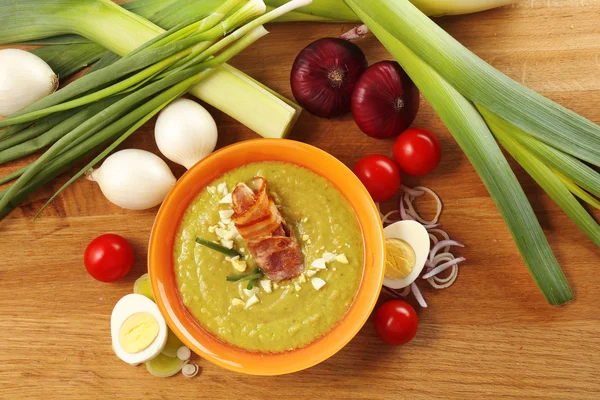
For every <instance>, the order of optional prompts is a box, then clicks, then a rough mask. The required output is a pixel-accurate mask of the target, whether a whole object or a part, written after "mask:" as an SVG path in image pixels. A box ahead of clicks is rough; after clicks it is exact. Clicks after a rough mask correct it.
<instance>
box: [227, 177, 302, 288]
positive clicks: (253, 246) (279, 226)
mask: <svg viewBox="0 0 600 400" xmlns="http://www.w3.org/2000/svg"><path fill="white" fill-rule="evenodd" d="M251 185H252V186H253V187H254V188H255V189H254V190H252V189H251V188H250V187H248V185H246V184H245V183H238V184H237V186H236V187H235V190H234V191H233V194H232V202H233V211H234V214H233V222H234V223H235V226H236V228H237V230H238V232H239V233H240V235H241V236H242V237H243V238H244V240H245V241H246V246H247V247H248V250H249V251H250V253H251V254H252V256H253V257H254V259H255V260H256V262H257V263H258V265H259V266H260V267H261V268H262V270H263V271H264V272H265V274H267V276H268V277H269V278H270V279H272V280H274V281H283V280H286V279H291V278H294V277H296V276H298V275H300V274H301V273H302V271H303V269H304V260H303V257H302V252H301V251H300V246H299V245H298V242H296V240H295V238H294V235H293V233H292V232H291V230H290V229H289V227H288V226H287V224H286V222H285V220H284V218H283V216H282V215H281V213H280V212H279V210H278V209H277V206H276V205H275V203H274V202H273V200H272V199H271V198H269V195H268V194H267V181H266V179H264V178H260V177H257V178H254V180H253V181H252V184H251Z"/></svg>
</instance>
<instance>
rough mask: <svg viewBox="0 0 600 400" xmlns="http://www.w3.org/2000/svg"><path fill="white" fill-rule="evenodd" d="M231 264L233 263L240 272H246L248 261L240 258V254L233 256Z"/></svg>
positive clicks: (234, 267)
mask: <svg viewBox="0 0 600 400" xmlns="http://www.w3.org/2000/svg"><path fill="white" fill-rule="evenodd" d="M231 264H232V265H233V269H235V270H236V271H238V272H244V271H245V270H246V267H247V266H248V265H247V264H246V261H244V260H240V256H235V257H233V258H232V259H231Z"/></svg>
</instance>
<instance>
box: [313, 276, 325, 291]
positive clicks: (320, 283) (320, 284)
mask: <svg viewBox="0 0 600 400" xmlns="http://www.w3.org/2000/svg"><path fill="white" fill-rule="evenodd" d="M310 283H312V285H313V287H314V288H315V290H319V289H321V288H322V287H323V286H325V283H326V282H325V281H324V280H323V279H321V278H317V277H314V278H312V279H311V280H310Z"/></svg>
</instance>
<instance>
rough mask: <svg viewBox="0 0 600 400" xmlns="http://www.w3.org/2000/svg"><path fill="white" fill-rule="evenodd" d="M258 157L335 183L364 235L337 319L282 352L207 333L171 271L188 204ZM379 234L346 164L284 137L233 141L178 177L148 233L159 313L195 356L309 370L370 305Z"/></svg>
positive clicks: (251, 366) (372, 210)
mask: <svg viewBox="0 0 600 400" xmlns="http://www.w3.org/2000/svg"><path fill="white" fill-rule="evenodd" d="M260 161H280V162H288V163H292V164H296V165H300V166H302V167H305V168H308V169H310V170H312V171H314V172H315V173H317V174H319V175H321V176H323V177H324V178H326V179H328V180H329V181H330V182H332V183H333V184H335V185H336V186H337V188H338V189H339V190H340V191H341V192H342V193H343V194H344V196H345V197H346V199H348V202H349V203H350V205H351V206H352V208H353V209H354V211H355V213H356V216H357V218H358V221H359V224H360V228H361V230H362V234H363V240H364V245H365V260H364V272H363V278H362V281H361V284H360V287H359V289H358V292H357V294H356V297H355V299H354V302H353V304H352V306H351V307H350V309H349V310H348V312H347V314H346V315H345V316H344V317H343V318H342V320H341V321H340V322H339V323H338V324H337V325H336V326H335V327H334V328H333V329H332V330H331V331H329V333H327V334H326V335H324V336H323V337H322V338H320V339H318V340H317V341H315V342H313V343H312V344H310V345H308V346H306V347H303V348H300V349H297V350H292V351H288V352H283V353H274V354H268V353H256V352H249V351H245V350H243V349H240V348H237V347H234V346H232V345H229V344H227V343H224V342H222V341H220V340H219V339H217V338H216V337H214V336H212V335H211V334H210V333H208V332H207V331H205V330H204V329H203V328H202V327H201V326H200V325H199V324H198V323H197V322H196V321H195V319H194V318H193V316H192V315H191V314H190V313H189V312H188V310H187V309H186V307H185V306H184V305H183V303H182V302H181V300H180V296H179V291H178V289H177V285H176V281H175V273H174V265H173V263H174V259H173V251H174V242H175V237H176V235H177V232H178V229H179V224H180V221H181V219H182V218H183V215H184V213H185V211H186V209H187V208H188V206H189V204H190V203H191V201H192V200H193V199H194V198H195V197H196V195H197V194H198V193H199V192H200V191H201V190H202V189H203V188H204V187H206V186H207V185H208V184H210V182H212V181H213V180H214V179H216V178H218V177H220V176H221V175H223V174H224V173H226V172H228V171H230V170H233V169H235V168H238V167H241V166H243V165H246V164H249V163H252V162H260ZM384 257H385V253H384V238H383V229H382V226H381V221H380V219H379V213H378V211H377V208H376V207H375V204H374V203H373V201H372V200H371V197H370V196H369V193H368V192H367V190H366V189H365V188H364V186H363V185H362V184H361V183H360V181H359V180H358V179H357V178H356V177H355V176H354V174H353V173H352V171H350V170H349V169H348V168H347V167H346V166H345V165H344V164H342V163H341V162H340V161H338V160H337V159H336V158H334V157H333V156H331V155H330V154H328V153H326V152H324V151H322V150H319V149H318V148H316V147H313V146H310V145H307V144H304V143H301V142H296V141H291V140H284V139H258V140H250V141H245V142H241V143H237V144H234V145H232V146H228V147H226V148H223V149H222V150H219V151H217V152H215V153H213V154H212V155H210V156H209V157H207V158H205V159H204V160H202V161H200V162H199V163H198V164H196V165H195V166H194V167H193V168H191V169H190V170H189V171H188V172H187V173H186V174H185V175H183V176H182V177H181V179H179V181H178V182H177V184H176V185H175V187H173V190H171V192H170V193H169V195H168V196H167V198H166V199H165V201H164V202H163V204H162V206H161V208H160V210H159V212H158V215H157V217H156V221H155V223H154V227H153V228H152V235H151V237H150V248H149V251H148V269H149V273H150V280H151V283H152V290H153V292H154V297H155V299H156V303H157V304H158V307H159V308H160V310H161V313H162V314H163V316H164V317H165V319H166V320H167V323H168V325H169V326H170V327H171V329H172V330H173V332H175V334H176V335H177V336H178V337H179V338H180V339H181V340H182V341H183V342H184V343H185V344H186V345H187V346H188V347H189V348H190V349H192V350H193V351H194V352H195V353H197V354H199V355H200V356H202V357H203V358H205V359H207V360H209V361H211V362H213V363H215V364H217V365H219V366H221V367H223V368H227V369H230V370H232V371H238V372H243V373H246V374H253V375H280V374H287V373H291V372H295V371H300V370H302V369H305V368H309V367H312V366H313V365H315V364H318V363H320V362H322V361H324V360H326V359H327V358H329V357H331V356H333V355H334V354H335V353H336V352H338V351H339V350H340V349H341V348H342V347H344V346H345V345H346V344H347V343H348V342H349V341H350V340H351V339H352V338H353V337H354V336H355V335H356V334H357V333H358V331H359V330H360V328H361V327H362V326H363V325H364V323H365V322H366V321H367V318H368V317H369V314H370V313H371V311H372V310H373V307H374V306H375V302H376V301H377V297H378V296H379V292H380V289H381V284H382V282H383V275H384V263H385V260H384Z"/></svg>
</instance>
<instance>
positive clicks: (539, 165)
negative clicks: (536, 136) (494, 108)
mask: <svg viewBox="0 0 600 400" xmlns="http://www.w3.org/2000/svg"><path fill="white" fill-rule="evenodd" d="M480 112H481V114H482V115H483V117H484V118H485V121H486V122H487V124H488V126H489V127H490V129H491V130H492V132H493V133H494V135H495V136H496V138H497V139H498V141H499V142H500V144H502V147H504V148H505V149H506V150H507V151H508V152H509V154H510V155H511V156H512V157H513V158H514V159H515V160H516V161H517V162H518V163H519V164H521V166H522V167H523V168H524V169H525V171H527V173H528V174H529V175H530V176H531V177H532V178H533V179H534V180H535V181H536V182H537V183H538V184H539V185H540V186H541V187H542V189H544V191H545V192H546V193H548V195H549V196H550V197H551V198H552V200H554V202H555V203H556V204H558V206H559V207H560V208H562V210H563V211H564V212H565V214H567V215H568V216H569V218H571V219H572V220H573V222H575V224H576V225H577V226H578V227H579V228H580V229H581V230H582V231H583V232H584V233H585V234H586V235H587V236H588V237H589V238H590V240H592V242H594V244H596V246H599V247H600V226H599V225H598V224H597V223H596V221H595V220H594V218H592V216H591V215H590V214H588V212H587V211H586V210H585V209H584V208H583V206H582V205H581V204H580V203H579V202H578V201H577V199H576V198H575V196H573V194H571V191H570V190H569V188H568V187H567V185H565V184H564V183H563V181H562V180H561V179H560V177H559V176H558V175H556V174H555V173H554V172H553V171H552V169H551V168H549V167H548V166H546V164H544V163H543V162H542V161H541V160H540V159H539V158H537V157H536V156H535V155H534V154H533V153H531V152H530V151H528V150H527V148H526V147H524V146H523V145H522V144H520V143H519V142H518V141H517V140H515V139H514V138H513V137H512V134H511V131H512V130H513V129H514V128H513V127H512V126H511V125H510V124H509V123H507V122H506V121H504V120H502V119H501V118H498V117H496V116H495V115H494V114H491V113H490V112H489V111H487V110H485V109H481V108H480Z"/></svg>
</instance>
